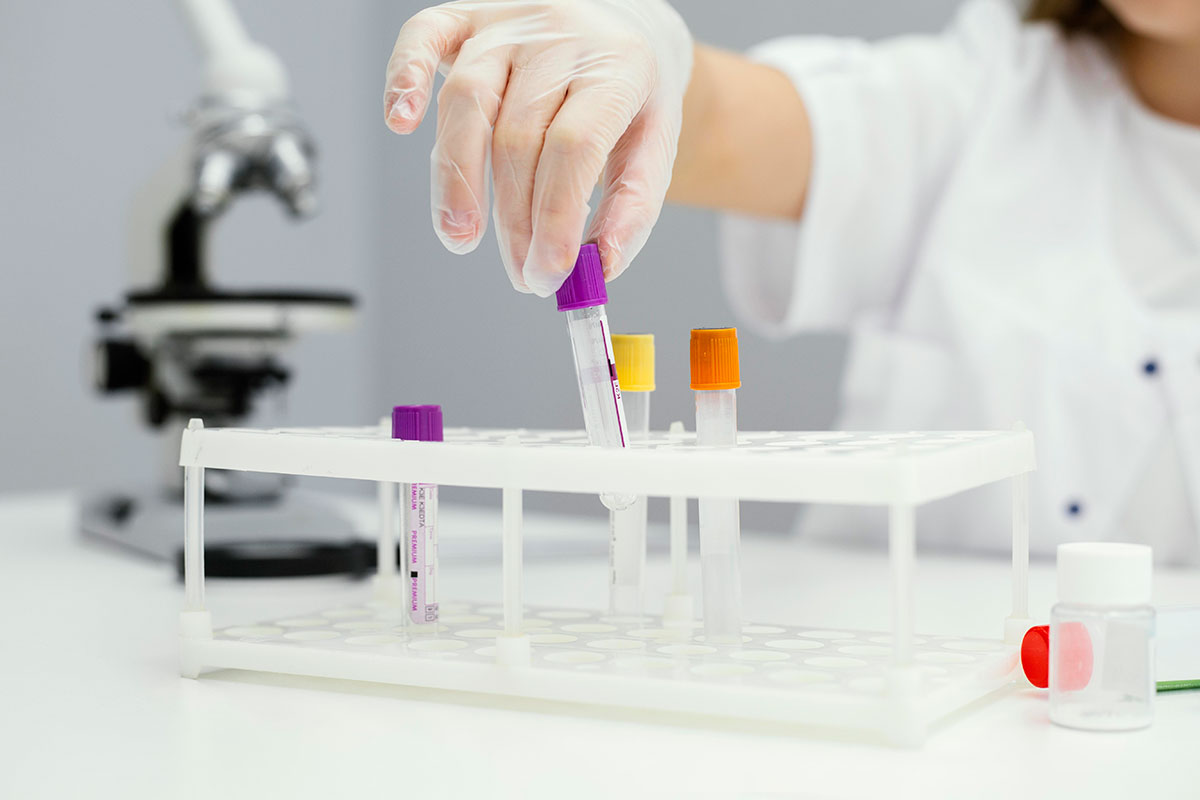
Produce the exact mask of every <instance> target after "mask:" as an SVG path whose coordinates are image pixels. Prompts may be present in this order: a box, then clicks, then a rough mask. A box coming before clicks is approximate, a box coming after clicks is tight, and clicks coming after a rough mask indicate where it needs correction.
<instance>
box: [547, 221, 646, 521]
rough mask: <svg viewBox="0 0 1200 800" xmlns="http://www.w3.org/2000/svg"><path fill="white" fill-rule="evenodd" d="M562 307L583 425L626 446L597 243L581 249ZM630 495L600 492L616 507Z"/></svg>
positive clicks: (596, 437)
mask: <svg viewBox="0 0 1200 800" xmlns="http://www.w3.org/2000/svg"><path fill="white" fill-rule="evenodd" d="M556 297H557V300H558V310H559V311H563V312H566V317H567V330H568V331H569V332H570V334H571V349H572V350H573V351H574V354H575V372H576V373H577V375H578V376H579V398H580V401H581V402H582V404H583V426H584V428H585V429H586V430H587V436H588V441H589V442H590V443H591V444H592V445H593V446H595V447H628V446H629V431H628V429H627V428H626V427H625V407H624V406H623V405H622V404H621V387H620V385H619V384H618V382H617V367H616V364H615V362H614V360H613V350H612V341H611V339H610V331H609V327H608V315H607V314H606V313H605V311H604V304H605V303H607V302H608V290H607V289H606V288H605V286H604V268H603V266H602V265H601V263H600V251H599V250H597V249H596V245H594V244H585V245H584V246H583V247H581V248H580V249H579V257H578V258H577V259H576V260H575V268H574V269H573V270H572V271H571V274H570V275H569V276H567V280H566V282H564V283H563V285H562V287H561V288H559V290H558V294H557V296H556ZM635 499H636V497H635V496H634V495H632V494H602V495H600V501H601V502H603V503H604V505H605V506H607V507H608V508H609V509H610V510H612V511H620V510H621V509H623V508H628V507H629V506H631V505H632V504H633V502H634V500H635Z"/></svg>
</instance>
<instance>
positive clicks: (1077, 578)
mask: <svg viewBox="0 0 1200 800" xmlns="http://www.w3.org/2000/svg"><path fill="white" fill-rule="evenodd" d="M1153 562H1154V559H1153V551H1152V550H1151V549H1150V548H1149V547H1148V546H1146V545H1144V544H1115V543H1111V542H1077V543H1073V544H1060V545H1059V546H1058V599H1059V602H1062V603H1078V604H1080V605H1089V606H1141V605H1147V604H1148V603H1149V602H1150V586H1151V582H1152V581H1151V576H1152V575H1153V572H1154V566H1153Z"/></svg>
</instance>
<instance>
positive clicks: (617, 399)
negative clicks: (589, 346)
mask: <svg viewBox="0 0 1200 800" xmlns="http://www.w3.org/2000/svg"><path fill="white" fill-rule="evenodd" d="M600 338H601V339H603V340H604V355H605V357H606V358H607V359H608V379H609V381H610V382H611V383H612V399H613V405H614V406H616V409H617V426H618V427H619V428H620V430H621V447H628V446H629V429H628V428H627V427H626V426H625V406H624V405H623V404H622V403H621V384H620V382H619V381H618V380H617V357H616V355H614V354H613V349H612V337H611V336H609V333H608V326H607V325H605V324H604V320H603V319H601V320H600Z"/></svg>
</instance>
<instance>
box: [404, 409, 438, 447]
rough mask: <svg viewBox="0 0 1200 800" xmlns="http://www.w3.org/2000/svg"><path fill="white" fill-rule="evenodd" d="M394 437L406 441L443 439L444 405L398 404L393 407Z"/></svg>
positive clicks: (435, 440)
mask: <svg viewBox="0 0 1200 800" xmlns="http://www.w3.org/2000/svg"><path fill="white" fill-rule="evenodd" d="M392 438H393V439H403V440H404V441H406V442H440V441H442V407H441V406H437V405H430V406H396V407H394V408H393V409H392Z"/></svg>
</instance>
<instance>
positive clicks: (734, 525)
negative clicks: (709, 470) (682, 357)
mask: <svg viewBox="0 0 1200 800" xmlns="http://www.w3.org/2000/svg"><path fill="white" fill-rule="evenodd" d="M691 367H692V388H693V389H695V390H696V444H697V445H699V446H702V447H734V446H736V445H737V388H738V387H739V386H741V385H742V380H741V374H740V370H739V366H738V344H737V329H736V328H696V329H694V330H693V331H692V339H691ZM699 505H700V575H701V581H702V586H703V592H702V594H703V599H704V637H705V641H707V642H709V643H712V642H723V643H739V644H740V643H741V640H742V576H741V566H740V563H739V561H740V557H739V550H740V549H741V542H740V540H741V525H740V522H739V519H738V501H737V499H736V498H714V497H702V498H700V501H699Z"/></svg>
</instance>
